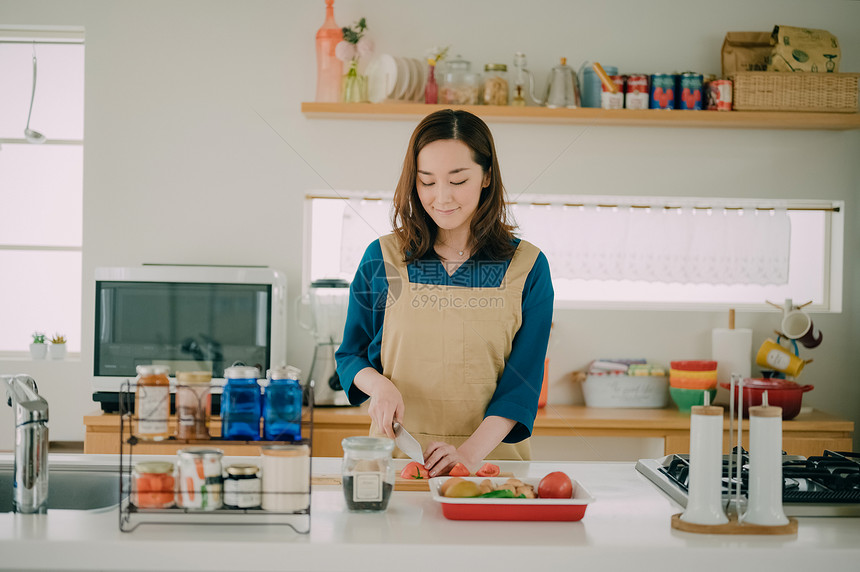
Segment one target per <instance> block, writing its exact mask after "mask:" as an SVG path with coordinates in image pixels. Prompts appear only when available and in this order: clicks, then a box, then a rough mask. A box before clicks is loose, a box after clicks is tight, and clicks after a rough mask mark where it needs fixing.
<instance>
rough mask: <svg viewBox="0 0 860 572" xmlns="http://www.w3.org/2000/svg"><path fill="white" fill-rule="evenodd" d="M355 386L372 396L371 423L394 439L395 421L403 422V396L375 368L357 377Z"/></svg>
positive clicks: (362, 372)
mask: <svg viewBox="0 0 860 572" xmlns="http://www.w3.org/2000/svg"><path fill="white" fill-rule="evenodd" d="M354 383H355V385H356V386H358V388H359V389H360V390H362V391H363V392H365V393H366V394H367V395H369V396H370V405H369V407H368V409H367V412H368V414H369V415H370V419H371V421H373V422H375V423H376V425H377V427H379V428H380V429H381V430H382V431H383V432H384V433H385V435H386V436H387V437H389V438H391V439H394V428H393V427H392V425H393V424H394V422H395V421H397V422H398V423H399V422H402V421H403V413H404V411H405V409H406V407H405V406H404V404H403V396H402V395H401V394H400V391H399V390H398V389H397V388H396V387H394V384H393V383H391V380H390V379H388V378H387V377H385V376H384V375H382V374H381V373H379V372H378V371H376V370H375V369H373V368H370V367H368V368H364V369H363V370H361V371H360V372H358V374H356V376H355V381H354Z"/></svg>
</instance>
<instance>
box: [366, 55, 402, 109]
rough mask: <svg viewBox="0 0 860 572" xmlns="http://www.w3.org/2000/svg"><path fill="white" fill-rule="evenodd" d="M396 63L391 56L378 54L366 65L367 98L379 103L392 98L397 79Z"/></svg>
mask: <svg viewBox="0 0 860 572" xmlns="http://www.w3.org/2000/svg"><path fill="white" fill-rule="evenodd" d="M397 72H398V67H397V62H396V61H395V59H394V57H393V56H390V55H388V54H379V55H378V56H376V57H374V58H373V59H372V60H370V62H369V63H368V64H367V68H366V69H365V74H366V75H367V98H368V99H369V100H370V102H371V103H379V102H381V101H384V100H386V99H390V98H392V97H393V96H394V90H395V89H396V88H397V77H398V73H397Z"/></svg>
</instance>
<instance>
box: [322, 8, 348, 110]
mask: <svg viewBox="0 0 860 572" xmlns="http://www.w3.org/2000/svg"><path fill="white" fill-rule="evenodd" d="M325 5H326V8H325V22H323V25H322V27H321V28H320V29H319V30H317V35H316V49H317V92H316V101H319V102H328V103H337V102H338V101H340V83H341V79H342V78H343V63H341V61H340V60H339V59H337V57H336V56H335V55H334V49H335V46H337V44H338V42H340V41H341V40H343V32H342V31H341V29H340V26H338V25H337V24H336V23H335V21H334V0H325Z"/></svg>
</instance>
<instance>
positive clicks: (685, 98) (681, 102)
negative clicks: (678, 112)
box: [678, 72, 704, 109]
mask: <svg viewBox="0 0 860 572" xmlns="http://www.w3.org/2000/svg"><path fill="white" fill-rule="evenodd" d="M703 82H704V78H703V77H702V74H700V73H693V72H687V73H682V74H681V77H680V79H679V82H678V83H679V87H678V109H702V86H703V85H704V84H703Z"/></svg>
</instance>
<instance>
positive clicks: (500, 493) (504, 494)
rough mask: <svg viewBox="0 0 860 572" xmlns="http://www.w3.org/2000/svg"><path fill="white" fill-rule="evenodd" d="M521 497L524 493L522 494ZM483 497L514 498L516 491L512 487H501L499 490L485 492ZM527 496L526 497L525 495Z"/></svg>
mask: <svg viewBox="0 0 860 572" xmlns="http://www.w3.org/2000/svg"><path fill="white" fill-rule="evenodd" d="M520 496H521V497H522V496H523V495H520ZM480 498H482V499H512V498H515V497H514V492H513V491H512V490H510V489H499V490H497V491H490V492H488V493H484V494H482V495H481V497H480ZM523 498H525V497H523Z"/></svg>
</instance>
